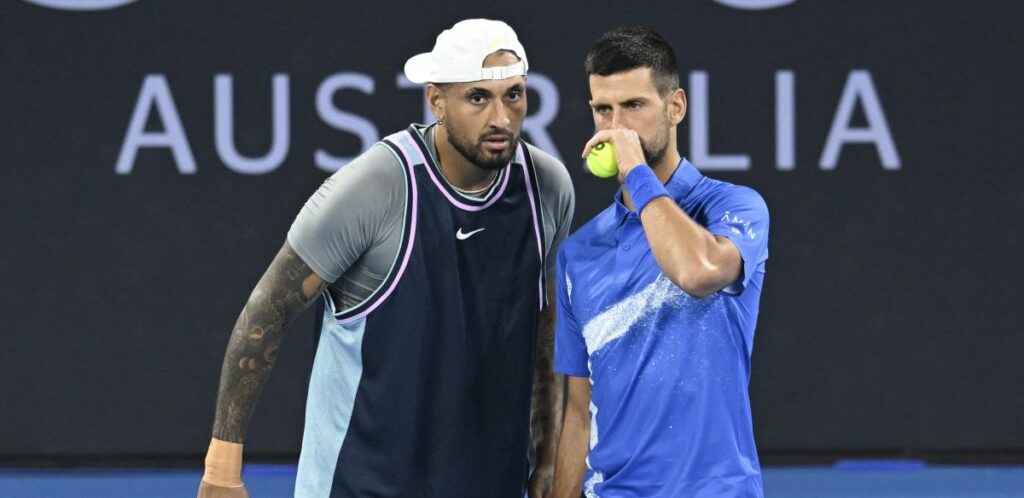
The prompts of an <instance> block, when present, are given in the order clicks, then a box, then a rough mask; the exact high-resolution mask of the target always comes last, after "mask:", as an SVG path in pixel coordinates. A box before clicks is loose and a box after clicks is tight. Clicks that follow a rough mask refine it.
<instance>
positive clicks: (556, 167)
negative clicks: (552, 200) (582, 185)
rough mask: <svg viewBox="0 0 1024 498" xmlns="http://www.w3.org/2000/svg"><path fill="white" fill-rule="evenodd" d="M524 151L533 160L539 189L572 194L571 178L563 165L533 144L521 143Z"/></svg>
mask: <svg viewBox="0 0 1024 498" xmlns="http://www.w3.org/2000/svg"><path fill="white" fill-rule="evenodd" d="M523 144H524V145H525V146H526V150H527V151H528V152H529V153H530V158H531V159H532V160H533V167H534V170H535V171H536V172H537V182H538V183H540V184H541V188H542V189H544V190H549V191H556V192H570V193H571V192H572V178H571V177H570V176H569V171H568V170H567V169H565V164H562V161H559V160H558V158H556V157H555V156H553V155H551V154H550V153H548V152H546V151H544V150H543V149H541V148H540V147H537V146H535V145H533V144H530V143H527V142H525V141H524V142H523Z"/></svg>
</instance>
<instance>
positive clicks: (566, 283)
mask: <svg viewBox="0 0 1024 498" xmlns="http://www.w3.org/2000/svg"><path fill="white" fill-rule="evenodd" d="M665 187H666V189H667V191H668V193H669V195H670V196H671V197H672V199H674V200H675V202H676V203H677V204H678V205H679V206H680V207H681V208H682V209H683V211H685V212H686V214H687V215H689V216H690V217H691V218H692V219H693V220H695V221H696V222H698V223H700V224H701V225H702V226H704V227H706V228H707V229H708V231H710V232H711V233H713V234H715V235H721V236H724V237H728V238H729V239H730V240H731V241H732V242H733V243H735V244H736V247H737V248H738V249H739V252H740V255H741V256H742V258H743V275H742V276H741V277H740V278H739V279H738V280H737V281H736V282H735V283H733V284H732V285H730V286H729V287H727V288H726V289H723V290H722V291H719V292H716V293H714V294H712V295H710V296H708V297H705V298H702V299H698V298H694V297H692V296H690V295H689V294H687V293H686V292H685V291H683V290H682V289H680V288H679V287H678V286H676V285H675V284H673V283H672V282H671V281H670V280H669V279H668V278H667V277H666V276H665V274H664V273H662V272H661V269H660V268H659V267H658V263H657V262H656V261H655V260H654V255H653V254H652V253H651V248H650V246H649V245H648V242H647V238H646V236H645V234H644V230H643V226H642V225H641V223H640V219H639V217H638V216H637V214H636V213H635V212H632V211H630V210H628V209H627V208H626V206H625V205H624V204H623V203H622V193H621V189H620V191H619V193H618V194H616V198H615V203H613V204H612V205H611V206H610V207H608V208H607V209H605V210H604V211H603V212H601V213H600V214H598V215H597V216H596V217H595V218H594V219H593V220H591V221H590V222H588V223H587V224H586V225H584V226H583V227H582V228H580V229H579V230H578V231H577V232H576V233H574V234H573V235H571V236H570V237H569V238H568V239H567V240H566V242H565V243H564V244H563V245H562V248H561V250H560V251H559V254H558V266H557V273H556V276H557V289H558V319H557V325H556V327H557V328H556V338H555V369H556V370H557V371H559V372H562V373H565V374H567V375H572V376H578V377H585V376H589V377H590V382H591V389H592V393H591V405H590V415H591V428H590V430H591V433H590V453H589V456H588V458H587V466H588V470H587V473H586V476H585V478H584V486H583V490H584V494H585V495H586V496H588V497H620V496H630V497H691V498H692V497H761V496H763V491H762V486H761V469H760V464H759V463H758V459H757V449H756V448H755V446H754V435H753V427H752V422H751V414H750V399H749V396H748V393H747V386H748V383H749V380H750V354H751V350H752V347H753V342H754V325H755V323H756V321H757V311H758V301H759V299H760V296H761V285H762V282H763V280H764V268H765V260H767V258H768V246H767V243H768V209H767V207H766V206H765V203H764V200H762V199H761V196H760V195H758V193H757V192H755V191H754V190H753V189H750V188H747V187H742V186H737V185H732V184H729V183H726V182H722V181H717V180H713V179H711V178H707V177H705V176H703V175H702V174H701V173H700V172H699V171H697V169H696V168H695V167H694V166H693V165H692V164H690V163H689V162H688V161H686V160H685V159H684V160H682V161H681V162H680V164H679V166H678V167H677V169H676V171H675V172H674V173H673V175H672V177H671V178H670V179H669V181H668V183H667V184H666V185H665Z"/></svg>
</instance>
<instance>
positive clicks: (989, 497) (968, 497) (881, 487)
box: [0, 463, 1024, 498]
mask: <svg viewBox="0 0 1024 498" xmlns="http://www.w3.org/2000/svg"><path fill="white" fill-rule="evenodd" d="M200 476H201V472H200V471H199V470H180V469H179V470H153V469H149V470H117V469H78V470H32V469H0V497H3V498H63V497H68V498H71V497H75V498H118V497H125V498H127V497H131V498H172V497H174V498H180V497H192V496H195V493H196V485H197V483H198V482H199V478H200ZM244 479H245V482H246V485H247V486H248V488H249V494H250V495H251V496H252V498H284V497H291V496H292V491H293V485H294V483H295V466H294V465H249V466H247V467H246V470H245V475H244ZM764 486H765V495H766V496H767V497H768V498H854V497H872V498H874V497H885V498H924V497H928V498H954V497H956V498H996V497H999V498H1004V497H1005V498H1008V497H1024V466H990V467H983V466H969V467H967V466H925V465H923V464H920V465H913V464H911V465H895V466H893V465H873V464H871V463H867V464H857V463H853V464H840V465H837V466H831V467H766V468H765V469H764Z"/></svg>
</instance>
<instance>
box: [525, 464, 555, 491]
mask: <svg viewBox="0 0 1024 498" xmlns="http://www.w3.org/2000/svg"><path fill="white" fill-rule="evenodd" d="M554 484H555V468H554V466H547V467H542V468H539V469H536V470H534V471H533V474H531V475H530V485H529V487H528V488H527V490H526V496H527V497H528V498H550V497H551V490H552V488H553V486H554Z"/></svg>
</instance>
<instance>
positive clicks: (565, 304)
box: [555, 246, 590, 377]
mask: <svg viewBox="0 0 1024 498" xmlns="http://www.w3.org/2000/svg"><path fill="white" fill-rule="evenodd" d="M566 263H567V261H566V251H565V248H564V246H563V248H562V250H560V251H559V252H558V263H557V265H556V270H555V278H556V283H555V294H556V298H557V300H558V303H557V308H556V310H557V311H556V316H555V371H556V372H559V373H563V374H566V375H572V376H574V377H589V376H590V368H589V367H588V366H587V360H588V359H589V357H588V356H587V343H586V342H585V341H584V340H583V333H582V330H581V328H580V324H579V322H578V321H577V320H576V316H575V314H574V313H573V310H572V280H571V278H570V277H569V274H568V272H567V270H566V266H567V265H566Z"/></svg>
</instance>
